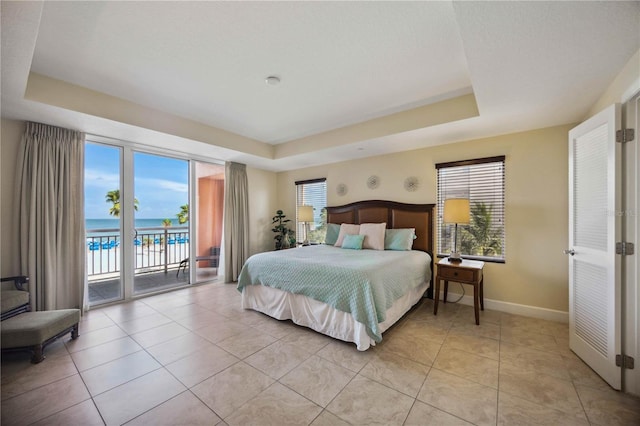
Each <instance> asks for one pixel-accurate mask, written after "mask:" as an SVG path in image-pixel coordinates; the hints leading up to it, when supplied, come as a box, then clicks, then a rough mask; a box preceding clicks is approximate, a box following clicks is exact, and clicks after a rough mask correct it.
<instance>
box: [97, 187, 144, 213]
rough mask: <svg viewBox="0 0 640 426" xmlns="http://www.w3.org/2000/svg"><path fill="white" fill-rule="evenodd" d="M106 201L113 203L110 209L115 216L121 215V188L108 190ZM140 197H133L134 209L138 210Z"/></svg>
mask: <svg viewBox="0 0 640 426" xmlns="http://www.w3.org/2000/svg"><path fill="white" fill-rule="evenodd" d="M105 198H106V199H105V201H106V202H107V203H111V208H110V209H109V214H110V215H111V216H114V217H120V190H119V189H114V190H113V191H109V192H107V195H106V197H105ZM138 204H139V203H138V199H137V198H134V199H133V209H134V210H135V211H138Z"/></svg>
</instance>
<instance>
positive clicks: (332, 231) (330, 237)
mask: <svg viewBox="0 0 640 426" xmlns="http://www.w3.org/2000/svg"><path fill="white" fill-rule="evenodd" d="M338 234H340V225H338V224H337V223H327V235H325V237H324V243H325V244H326V245H328V246H332V245H335V243H336V241H338Z"/></svg>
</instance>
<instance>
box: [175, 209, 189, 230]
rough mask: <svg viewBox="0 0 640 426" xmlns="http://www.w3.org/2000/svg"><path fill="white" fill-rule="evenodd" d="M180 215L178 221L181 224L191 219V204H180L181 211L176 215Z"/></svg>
mask: <svg viewBox="0 0 640 426" xmlns="http://www.w3.org/2000/svg"><path fill="white" fill-rule="evenodd" d="M176 216H177V217H178V223H179V224H180V225H182V224H184V223H187V222H188V221H189V204H185V205H183V206H180V213H178V214H177V215H176Z"/></svg>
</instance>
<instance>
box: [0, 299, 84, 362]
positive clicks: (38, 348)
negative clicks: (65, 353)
mask: <svg viewBox="0 0 640 426" xmlns="http://www.w3.org/2000/svg"><path fill="white" fill-rule="evenodd" d="M79 322H80V310H79V309H60V310H56V311H38V312H25V313H22V314H20V315H16V316H15V317H11V318H9V319H6V320H4V321H2V322H0V329H1V330H0V332H1V334H2V335H1V338H2V341H1V342H2V343H1V346H2V351H3V352H5V351H18V350H30V351H31V352H32V353H33V355H32V357H31V362H32V363H34V364H37V363H39V362H41V361H42V360H43V359H44V348H45V347H46V346H47V345H48V344H49V343H52V342H53V341H55V340H56V339H57V338H59V337H62V336H64V335H65V334H67V333H69V332H70V333H71V338H72V339H77V338H78V323H79Z"/></svg>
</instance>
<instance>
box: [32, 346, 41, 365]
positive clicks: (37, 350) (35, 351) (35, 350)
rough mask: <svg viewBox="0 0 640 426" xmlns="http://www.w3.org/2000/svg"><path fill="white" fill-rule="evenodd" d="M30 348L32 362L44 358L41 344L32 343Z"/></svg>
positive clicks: (37, 361)
mask: <svg viewBox="0 0 640 426" xmlns="http://www.w3.org/2000/svg"><path fill="white" fill-rule="evenodd" d="M31 350H32V351H33V356H31V363H32V364H38V363H40V362H42V361H43V360H44V353H43V348H42V344H39V345H34V346H33V348H32V349H31Z"/></svg>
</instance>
